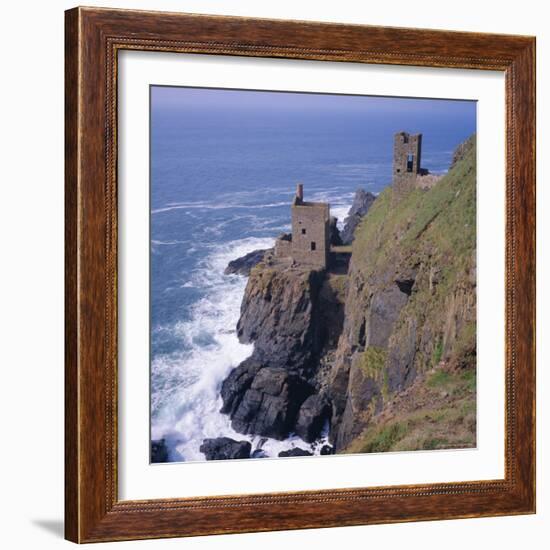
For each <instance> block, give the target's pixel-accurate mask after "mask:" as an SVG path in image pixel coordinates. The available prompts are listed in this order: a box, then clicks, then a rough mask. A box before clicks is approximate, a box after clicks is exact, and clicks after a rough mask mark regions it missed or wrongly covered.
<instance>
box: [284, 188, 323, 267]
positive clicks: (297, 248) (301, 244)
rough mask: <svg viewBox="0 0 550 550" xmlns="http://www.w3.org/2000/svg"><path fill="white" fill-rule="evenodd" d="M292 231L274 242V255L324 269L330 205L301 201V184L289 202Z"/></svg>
mask: <svg viewBox="0 0 550 550" xmlns="http://www.w3.org/2000/svg"><path fill="white" fill-rule="evenodd" d="M291 214H292V233H291V234H288V233H286V234H284V235H281V236H280V237H279V238H278V239H277V241H276V242H275V257H276V258H290V259H291V260H292V261H293V263H294V264H296V265H304V266H310V267H314V268H318V269H326V268H327V267H328V263H329V255H330V205H329V204H328V203H326V202H307V201H304V187H303V185H302V184H301V183H300V184H298V186H297V188H296V195H295V197H294V199H293V201H292V205H291Z"/></svg>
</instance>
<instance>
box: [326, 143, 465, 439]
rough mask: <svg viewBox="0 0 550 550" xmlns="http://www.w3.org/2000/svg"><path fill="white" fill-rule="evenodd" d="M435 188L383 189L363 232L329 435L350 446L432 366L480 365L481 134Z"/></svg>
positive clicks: (334, 373) (334, 376)
mask: <svg viewBox="0 0 550 550" xmlns="http://www.w3.org/2000/svg"><path fill="white" fill-rule="evenodd" d="M468 143H469V146H468V147H467V148H463V150H462V155H463V157H462V159H460V160H458V161H457V162H456V164H455V165H454V167H453V169H452V170H450V171H449V173H448V174H447V175H446V176H445V177H444V178H442V179H441V181H439V182H438V184H437V185H435V186H434V187H433V188H432V189H430V190H428V191H423V190H420V189H414V190H411V191H410V192H409V193H408V194H407V195H406V196H405V197H403V198H402V199H401V200H400V202H398V203H397V204H395V201H392V190H391V189H390V188H388V189H386V190H385V191H384V192H383V193H381V194H380V195H379V197H378V199H377V200H376V202H375V203H374V204H373V206H372V208H371V209H370V211H369V214H368V215H367V216H366V217H365V219H364V220H363V222H362V223H361V225H360V226H359V227H358V229H357V231H356V233H355V240H354V243H353V249H352V250H353V251H352V260H351V267H350V274H349V290H348V294H347V298H346V308H345V323H344V329H343V334H342V336H341V338H340V342H339V345H338V349H337V352H336V360H335V362H334V364H333V368H332V369H331V373H330V384H329V386H328V390H327V391H328V394H329V396H330V399H331V402H332V407H333V416H332V431H331V436H332V438H333V440H334V443H335V445H336V447H337V449H339V450H343V449H345V448H346V447H347V446H348V445H350V443H351V442H352V441H353V440H354V439H355V438H357V437H358V436H359V435H360V434H361V433H362V432H363V430H364V429H365V428H366V427H367V426H368V425H369V424H372V423H373V422H376V417H377V415H379V414H380V413H381V412H382V410H383V408H384V407H385V405H386V404H387V403H388V402H390V401H391V400H392V399H393V397H394V396H395V395H396V394H398V393H399V392H402V391H404V390H405V389H406V388H408V387H409V386H411V385H412V384H413V382H414V381H415V379H417V377H419V375H420V376H422V377H423V376H424V375H425V374H426V373H428V372H429V371H431V370H432V369H433V368H437V367H445V368H450V369H453V368H470V369H472V368H474V367H475V334H476V329H475V319H476V295H475V281H476V276H475V269H476V268H475V238H476V231H475V228H476V217H475V192H476V185H475V184H476V177H475V141H474V140H471V141H469V142H468Z"/></svg>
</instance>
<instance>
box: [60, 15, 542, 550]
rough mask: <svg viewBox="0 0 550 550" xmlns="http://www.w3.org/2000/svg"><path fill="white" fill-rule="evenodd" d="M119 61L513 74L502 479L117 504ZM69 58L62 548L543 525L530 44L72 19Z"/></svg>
mask: <svg viewBox="0 0 550 550" xmlns="http://www.w3.org/2000/svg"><path fill="white" fill-rule="evenodd" d="M126 49H131V50H155V51H166V52H179V53H181V54H182V55H185V54H186V53H199V54H223V55H228V56H259V57H274V58H294V59H306V60H321V61H323V60H327V61H347V62H355V63H370V64H389V65H413V66H426V67H453V68H469V69H478V70H492V71H501V72H504V74H505V82H506V297H505V304H506V331H505V334H506V352H505V355H506V361H505V362H506V365H505V369H506V373H505V377H506V412H505V418H506V422H505V433H506V442H505V477H504V479H493V480H479V481H474V482H461V483H434V484H427V485H411V486H389V487H375V488H373V487H371V488H369V487H364V488H358V489H338V490H321V491H302V492H293V493H278V494H255V495H248V496H239V495H231V496H221V497H197V498H181V499H173V500H166V499H163V500H146V501H120V500H119V498H118V491H117V477H118V476H117V452H118V449H117V391H118V390H117V223H118V220H117V169H116V165H117V162H116V161H117V54H118V52H119V51H121V50H126ZM65 55H66V69H65V70H66V106H65V117H66V119H65V134H66V137H65V139H66V165H65V185H66V211H65V215H66V229H65V231H66V234H65V237H66V245H65V246H66V259H65V261H66V267H65V276H66V283H65V284H66V348H65V349H66V352H65V353H66V355H65V362H66V375H65V376H66V379H65V383H66V388H65V410H66V413H65V437H66V461H65V472H66V473H65V475H66V493H65V529H66V538H67V539H69V540H71V541H74V542H80V543H82V542H97V541H114V540H127V539H146V538H158V537H178V536H189V535H206V534H214V533H240V532H247V531H269V530H279V529H302V528H316V527H330V526H345V525H359V524H372V523H390V522H404V521H420V520H435V519H452V518H468V517H480V516H499V515H513V514H528V513H534V511H535V39H534V38H533V37H527V36H510V35H496V34H479V33H466V32H449V31H435V30H420V29H405V28H390V27H388V28H386V27H371V26H358V25H342V24H326V23H312V22H297V21H283V20H262V19H249V18H238V17H219V16H205V15H186V14H177V13H155V12H141V11H124V10H113V9H99V8H75V9H72V10H69V11H67V12H66V38H65Z"/></svg>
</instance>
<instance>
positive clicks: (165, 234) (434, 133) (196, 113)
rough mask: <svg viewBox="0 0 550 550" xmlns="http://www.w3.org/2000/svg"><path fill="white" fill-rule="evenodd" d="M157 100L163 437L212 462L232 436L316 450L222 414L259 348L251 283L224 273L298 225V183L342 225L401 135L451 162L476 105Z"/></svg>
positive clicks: (157, 387)
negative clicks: (230, 379)
mask: <svg viewBox="0 0 550 550" xmlns="http://www.w3.org/2000/svg"><path fill="white" fill-rule="evenodd" d="M165 92H166V93H165ZM186 94H188V95H191V96H192V99H193V101H188V99H189V98H188V97H186ZM216 94H219V98H220V100H219V102H218V101H217V97H218V96H216ZM259 96H261V97H259ZM151 98H152V104H151V345H152V349H151V352H152V361H151V411H152V414H151V428H152V437H153V438H159V437H164V438H165V439H166V440H167V441H168V443H169V446H170V459H171V460H173V461H181V460H202V459H204V457H203V455H202V453H200V451H199V446H200V444H201V442H202V440H203V439H204V438H205V437H218V436H222V435H227V436H229V437H236V438H237V439H245V438H246V439H249V440H250V441H252V443H253V446H254V447H257V446H258V445H260V444H262V445H263V447H262V448H263V449H264V450H265V452H266V454H268V455H269V456H276V454H277V453H278V452H279V451H280V450H281V449H284V448H289V447H292V446H300V447H303V448H306V447H307V445H306V444H305V443H304V442H303V441H301V440H299V439H298V438H297V437H291V438H289V440H287V441H285V442H277V441H273V440H268V441H267V442H262V443H260V440H261V438H257V437H256V438H253V437H248V436H246V437H245V436H242V435H241V434H236V433H235V432H234V431H233V430H232V429H231V426H230V423H229V420H228V418H227V417H226V416H224V415H221V414H220V413H219V412H218V411H219V408H220V406H221V400H220V398H219V389H220V385H221V382H222V381H223V379H224V378H225V376H227V374H228V373H229V372H230V371H231V369H232V368H233V367H235V366H236V365H238V364H239V362H241V361H242V360H243V359H245V358H246V357H247V356H249V355H250V353H251V352H252V346H250V345H242V344H240V343H239V342H238V340H237V338H236V336H235V325H236V322H237V320H238V317H239V309H240V303H241V299H242V294H243V291H244V287H245V285H246V280H245V278H243V277H241V276H237V275H231V276H226V275H223V270H224V268H225V266H226V265H227V262H228V261H230V260H232V259H234V258H236V257H239V256H241V255H243V254H245V253H246V252H249V251H251V250H254V249H256V248H267V247H269V246H271V245H272V244H273V241H274V238H275V237H276V236H277V235H278V234H280V233H281V232H283V231H286V230H288V229H289V221H290V220H289V216H290V201H291V198H292V196H293V194H294V189H295V186H296V183H297V182H302V183H303V184H304V189H305V196H306V199H307V200H323V201H328V202H330V205H331V213H332V214H333V215H336V216H337V217H338V218H339V220H340V221H342V220H343V218H344V217H345V214H346V213H347V210H348V208H349V206H350V204H351V202H352V199H353V194H354V191H355V190H356V189H357V188H358V187H363V188H365V189H367V190H369V191H372V192H374V193H378V192H380V191H381V190H382V189H383V188H384V187H385V186H386V185H388V184H389V183H390V180H391V162H392V147H393V135H394V133H395V132H398V131H400V130H405V131H409V132H422V133H423V151H422V165H423V167H425V168H428V169H429V170H430V171H432V172H444V171H446V169H447V168H448V166H449V163H450V160H451V156H452V151H453V149H454V148H455V147H456V145H458V144H459V143H460V142H461V141H463V140H464V139H466V138H467V137H468V136H469V135H470V134H471V133H472V132H474V131H475V104H473V103H467V102H443V101H440V102H434V101H422V100H416V101H413V100H391V101H393V103H391V102H389V100H387V99H386V100H383V99H381V98H377V100H378V102H379V104H380V108H378V103H377V101H376V98H375V99H373V98H361V97H355V98H349V97H343V98H338V97H335V96H331V97H329V98H328V99H327V101H326V102H324V103H323V101H324V98H323V97H322V96H313V98H314V100H315V101H313V102H312V105H310V104H309V103H307V101H308V97H307V96H304V94H300V95H298V94H266V93H263V92H224V91H212V90H209V91H205V90H202V91H201V90H190V91H187V90H186V89H184V88H179V89H173V88H171V89H163V88H153V90H152V95H151ZM203 98H206V99H207V100H208V101H206V100H205V101H202V99H203ZM248 98H251V100H250V101H249V100H248ZM304 102H306V103H304ZM296 105H298V106H299V108H297V107H296ZM373 105H374V108H373ZM392 105H393V106H394V108H393V107H392ZM409 105H410V108H407V106H409ZM302 107H303V108H302ZM403 107H405V108H403ZM318 449H319V447H318V446H316V447H315V448H314V449H313V450H314V451H315V452H318Z"/></svg>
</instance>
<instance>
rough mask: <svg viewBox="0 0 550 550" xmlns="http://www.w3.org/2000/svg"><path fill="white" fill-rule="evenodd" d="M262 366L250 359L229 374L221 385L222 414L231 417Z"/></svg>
mask: <svg viewBox="0 0 550 550" xmlns="http://www.w3.org/2000/svg"><path fill="white" fill-rule="evenodd" d="M262 366H263V365H262V364H261V363H258V362H257V361H255V360H254V359H253V358H251V357H250V358H248V359H245V360H244V361H243V362H242V363H241V364H240V365H239V366H238V367H237V368H235V369H233V370H232V371H231V372H230V373H229V376H228V377H227V378H226V379H225V380H224V381H223V383H222V389H221V397H222V401H223V405H222V408H221V412H222V413H225V414H229V415H231V416H232V415H233V413H234V412H235V410H236V409H237V408H238V407H239V405H240V403H241V400H242V398H243V396H244V394H245V393H246V391H247V390H248V389H249V388H250V386H251V385H252V382H253V380H254V377H255V376H256V374H257V373H258V371H259V370H260V369H261V368H262Z"/></svg>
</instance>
